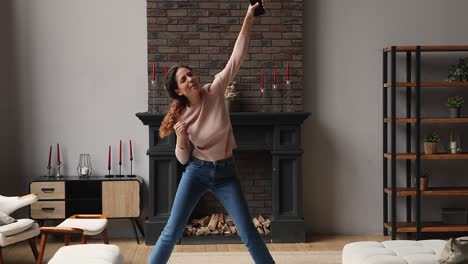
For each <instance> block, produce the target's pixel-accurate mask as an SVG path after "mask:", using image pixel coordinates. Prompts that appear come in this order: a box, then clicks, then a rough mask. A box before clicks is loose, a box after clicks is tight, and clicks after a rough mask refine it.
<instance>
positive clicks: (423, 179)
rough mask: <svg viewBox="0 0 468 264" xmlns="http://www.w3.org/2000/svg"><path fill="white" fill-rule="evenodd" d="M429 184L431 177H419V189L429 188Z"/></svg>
mask: <svg viewBox="0 0 468 264" xmlns="http://www.w3.org/2000/svg"><path fill="white" fill-rule="evenodd" d="M428 185H429V178H427V177H421V178H420V179H419V189H420V190H421V191H424V190H427V188H428Z"/></svg>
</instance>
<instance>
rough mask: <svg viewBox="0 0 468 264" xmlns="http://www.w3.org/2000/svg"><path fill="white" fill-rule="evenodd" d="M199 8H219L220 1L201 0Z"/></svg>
mask: <svg viewBox="0 0 468 264" xmlns="http://www.w3.org/2000/svg"><path fill="white" fill-rule="evenodd" d="M198 7H199V8H202V9H203V8H206V9H219V3H218V2H215V1H212V2H200V3H199V5H198Z"/></svg>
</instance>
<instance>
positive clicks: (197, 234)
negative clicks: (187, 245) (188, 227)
mask: <svg viewBox="0 0 468 264" xmlns="http://www.w3.org/2000/svg"><path fill="white" fill-rule="evenodd" d="M195 235H196V236H201V235H203V230H202V229H197V232H196V233H195Z"/></svg>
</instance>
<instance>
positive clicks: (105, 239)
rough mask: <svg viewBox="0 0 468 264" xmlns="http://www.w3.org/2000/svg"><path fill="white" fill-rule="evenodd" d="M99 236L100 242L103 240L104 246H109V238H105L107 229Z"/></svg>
mask: <svg viewBox="0 0 468 264" xmlns="http://www.w3.org/2000/svg"><path fill="white" fill-rule="evenodd" d="M101 235H102V240H104V244H109V237H108V236H107V228H106V229H104V230H103V231H102V233H101Z"/></svg>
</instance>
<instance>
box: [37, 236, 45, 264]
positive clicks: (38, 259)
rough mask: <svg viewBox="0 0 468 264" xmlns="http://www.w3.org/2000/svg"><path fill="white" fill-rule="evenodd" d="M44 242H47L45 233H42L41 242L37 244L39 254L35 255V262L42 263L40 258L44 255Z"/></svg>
mask: <svg viewBox="0 0 468 264" xmlns="http://www.w3.org/2000/svg"><path fill="white" fill-rule="evenodd" d="M46 242H47V234H46V233H42V235H41V244H40V245H39V255H38V256H37V260H36V264H42V258H43V257H44V252H45V246H46Z"/></svg>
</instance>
